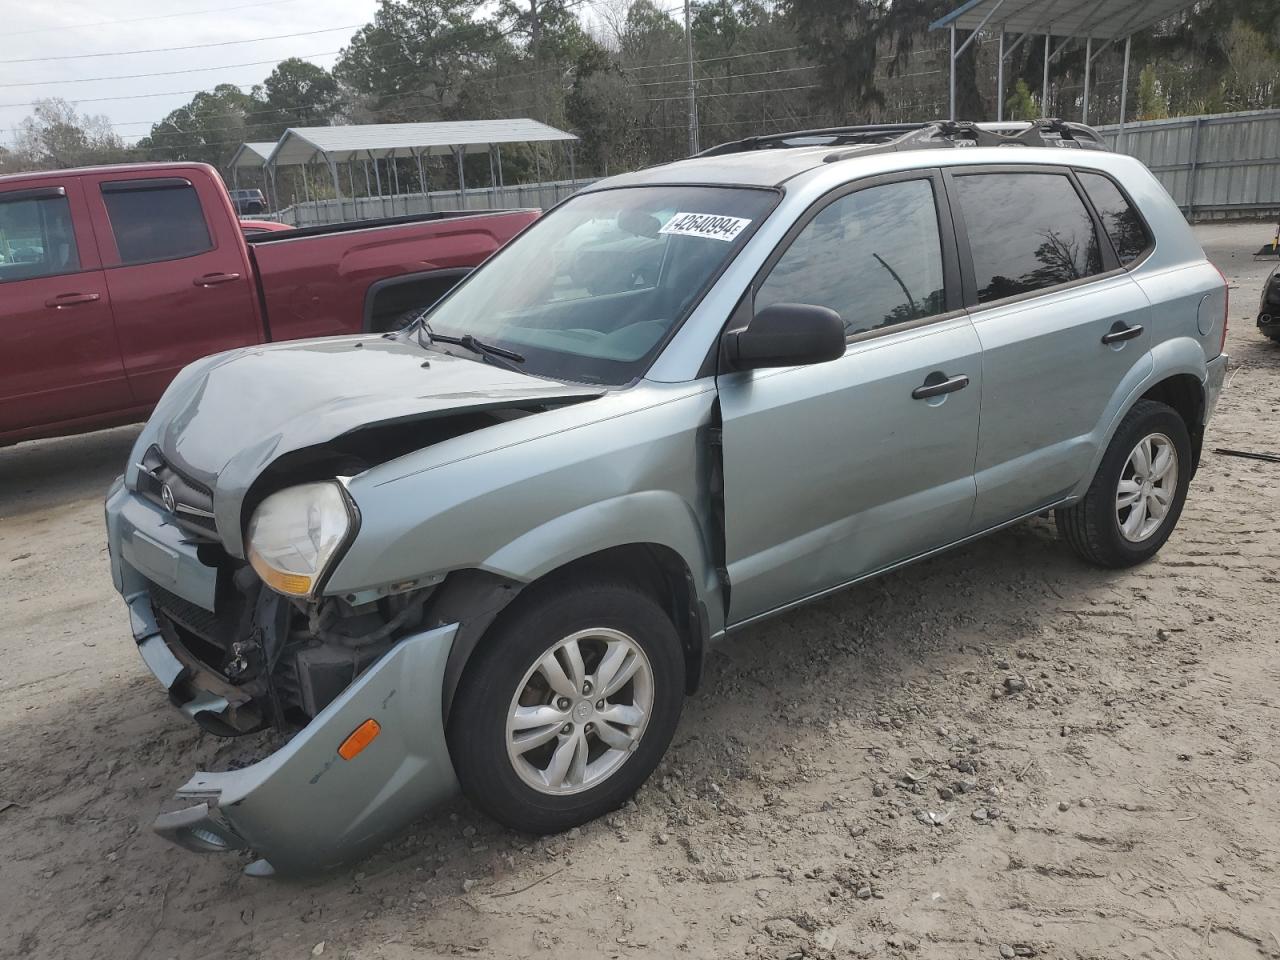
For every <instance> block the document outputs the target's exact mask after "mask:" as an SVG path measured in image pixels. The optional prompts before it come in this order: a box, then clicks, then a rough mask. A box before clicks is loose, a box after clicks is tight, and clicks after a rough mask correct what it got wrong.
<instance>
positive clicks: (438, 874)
mask: <svg viewBox="0 0 1280 960" xmlns="http://www.w3.org/2000/svg"><path fill="white" fill-rule="evenodd" d="M1198 233H1199V235H1200V237H1201V240H1202V242H1204V243H1205V245H1206V248H1207V249H1208V250H1209V253H1210V256H1211V257H1212V258H1213V259H1214V260H1215V262H1216V263H1218V264H1219V266H1221V267H1222V268H1223V270H1224V271H1225V272H1226V274H1227V276H1228V278H1229V279H1230V280H1231V284H1232V288H1233V289H1232V303H1233V307H1232V319H1233V326H1232V331H1231V335H1230V342H1229V350H1230V352H1231V354H1232V357H1233V360H1232V365H1231V370H1230V372H1229V374H1228V389H1227V390H1226V392H1225V395H1224V397H1223V400H1222V402H1221V405H1220V406H1219V409H1218V414H1217V417H1216V419H1215V420H1214V422H1213V426H1212V428H1211V432H1210V436H1209V438H1208V441H1207V443H1206V455H1205V459H1204V462H1203V464H1202V466H1201V469H1200V472H1199V474H1198V475H1197V476H1196V478H1195V481H1194V482H1193V484H1192V487H1191V494H1190V498H1189V500H1188V502H1187V507H1186V510H1185V512H1184V514H1183V517H1182V520H1181V523H1180V525H1179V528H1178V530H1177V531H1176V532H1175V534H1174V536H1173V538H1172V539H1171V540H1170V541H1169V543H1168V545H1167V546H1166V547H1165V549H1164V550H1163V552H1162V553H1161V554H1160V556H1159V557H1158V558H1157V559H1155V560H1154V561H1152V562H1151V563H1148V564H1146V565H1144V566H1142V567H1139V568H1137V569H1134V570H1128V571H1121V572H1105V571H1099V570H1095V569H1091V568H1088V567H1086V566H1084V565H1082V564H1081V563H1079V562H1078V561H1076V560H1075V559H1074V558H1073V557H1072V556H1071V555H1070V554H1069V553H1068V552H1067V550H1066V548H1065V547H1064V546H1063V545H1062V544H1061V543H1060V542H1059V541H1058V540H1057V539H1056V537H1055V534H1054V532H1053V529H1052V525H1051V524H1050V523H1048V522H1045V521H1035V522H1032V523H1028V524H1025V525H1022V526H1020V527H1017V528H1014V529H1011V530H1009V531H1006V532H1003V533H1001V534H998V535H996V536H993V537H990V538H988V539H986V540H985V541H982V542H980V543H978V544H976V545H974V546H971V547H968V548H966V549H963V550H959V551H956V552H953V553H951V554H950V555H947V556H945V557H942V558H939V559H936V560H933V561H929V562H927V563H922V564H919V565H917V566H915V567H912V568H910V569H908V570H905V571H903V572H900V573H897V574H894V575H892V576H887V577H884V578H881V579H880V580H878V581H876V582H872V583H869V584H865V585H863V586H860V587H857V588H855V589H852V590H849V591H847V592H845V593H842V594H840V595H838V596H835V597H832V598H830V599H828V600H826V601H824V602H821V603H818V604H816V605H813V606H810V607H808V608H805V609H802V610H800V611H798V612H795V613H793V614H790V615H787V616H784V617H780V618H777V619H775V620H773V621H770V622H768V623H766V624H764V625H761V626H759V627H757V628H754V629H751V630H749V631H746V632H744V633H743V634H740V635H738V636H737V637H735V638H734V639H733V640H732V641H730V642H728V643H726V644H724V645H722V646H721V647H719V648H718V649H717V650H716V651H715V652H714V653H713V655H712V657H711V660H710V664H709V677H708V680H707V682H706V684H705V688H704V690H703V691H702V692H701V693H700V695H699V696H697V697H696V698H695V699H693V700H692V701H691V702H690V703H689V705H688V707H687V709H686V712H685V715H684V719H683V721H682V722H681V725H680V729H679V731H678V732H677V735H676V739H675V743H674V745H673V747H672V750H671V752H670V754H669V755H668V758H667V760H666V761H665V763H664V764H663V766H662V768H661V769H660V770H659V772H658V774H657V775H656V776H655V777H654V778H653V780H652V781H651V782H650V783H649V784H648V785H647V786H646V787H645V788H644V789H643V790H642V791H641V793H640V794H639V795H638V796H637V798H636V800H635V802H634V803H633V804H630V805H628V807H627V808H626V809H624V810H622V811H620V812H618V813H617V814H615V815H613V816H610V817H608V818H606V819H605V820H602V821H598V822H595V823H592V824H589V825H587V826H586V827H583V828H582V829H580V830H573V831H571V832H570V833H568V834H566V835H563V836H559V837H555V838H549V839H544V840H531V839H530V838H527V837H524V836H520V835H517V834H514V833H511V832H509V831H506V830H504V829H501V828H499V827H497V826H496V825H495V824H493V823H492V822H489V821H486V820H485V819H484V818H483V817H481V816H480V815H479V814H478V813H477V812H476V811H474V810H473V809H471V808H470V807H468V806H467V805H466V804H465V803H464V802H462V801H459V802H457V803H456V804H455V805H454V806H453V807H452V808H449V809H446V810H444V811H441V812H439V813H437V814H436V815H433V816H432V817H430V818H428V819H426V820H424V821H422V822H421V823H420V824H418V825H417V826H416V827H415V828H413V829H412V830H410V831H408V832H407V833H405V834H404V835H403V836H402V837H401V838H399V839H397V840H395V841H393V842H391V843H389V844H388V845H387V846H386V847H385V848H383V849H382V850H381V851H380V852H379V853H377V854H376V855H374V856H372V857H371V858H369V859H367V860H366V861H364V862H362V863H360V864H357V865H355V866H353V867H352V868H350V869H347V870H344V871H343V872H341V873H338V874H335V875H331V876H328V877H324V878H319V879H314V880H310V881H305V882H296V881H291V882H285V881H262V880H253V879H250V878H247V877H244V876H242V875H241V873H240V872H239V868H240V866H241V865H242V862H243V861H242V860H240V859H237V858H235V857H233V856H222V857H207V856H206V857H200V856H196V855H193V854H189V853H186V852H184V851H181V850H179V849H177V848H174V847H170V846H169V845H167V844H165V843H164V842H163V841H161V840H159V839H158V838H156V837H155V836H153V835H152V834H151V833H150V831H149V829H148V825H149V823H150V820H151V818H152V817H153V815H154V814H155V812H156V810H157V809H158V808H159V807H160V806H161V804H162V802H164V801H165V800H166V799H167V798H168V797H169V795H170V792H171V790H172V788H173V787H175V786H177V785H178V784H179V783H180V782H181V781H182V780H184V779H185V778H186V776H187V773H188V771H189V770H190V769H191V768H192V767H193V766H194V765H196V764H207V763H211V762H216V761H217V760H218V759H219V758H220V757H222V756H223V755H224V754H225V751H226V750H227V747H226V745H225V744H224V743H222V742H220V741H217V740H215V739H214V738H212V737H208V736H205V735H202V734H200V733H199V732H198V731H196V729H195V728H194V727H193V726H192V725H190V724H189V723H187V722H185V721H184V720H183V719H182V718H180V717H179V716H178V715H177V714H175V713H174V712H173V711H172V709H171V708H170V707H169V706H168V704H167V702H166V700H165V698H164V696H163V695H162V694H161V691H160V690H159V688H158V687H157V685H156V684H155V683H154V681H153V680H152V679H151V678H150V676H149V675H148V674H147V673H146V671H145V668H144V667H143V665H142V663H141V661H140V660H139V659H138V657H137V654H136V653H135V651H134V649H133V644H132V643H131V642H130V641H129V636H128V628H127V623H126V618H125V611H124V606H123V604H122V603H121V602H120V601H119V599H118V597H116V595H115V594H114V593H113V591H112V589H111V584H110V579H109V576H108V572H107V559H106V551H105V547H104V545H103V530H102V515H101V505H100V500H101V495H102V493H103V491H104V489H105V487H106V485H107V483H108V481H109V479H110V478H111V476H113V475H114V474H115V473H116V472H118V471H119V469H120V468H121V466H122V465H123V463H124V459H125V456H126V455H127V452H128V449H129V446H130V443H131V442H132V438H133V436H134V435H135V433H136V430H135V429H133V428H126V429H122V430H114V431H108V432H104V433H99V434H95V435H92V436H87V437H78V438H72V439H67V440H57V441H49V442H41V443H32V444H26V445H23V446H20V447H17V448H10V449H6V450H0V850H3V856H0V955H5V956H21V957H50V958H57V960H73V958H80V957H114V958H133V957H162V958H163V957H191V956H203V957H223V956H226V957H267V956H270V957H273V958H277V957H279V958H288V957H297V958H304V957H309V956H313V955H319V956H333V957H350V958H361V960H364V958H370V960H372V958H386V960H393V958H407V957H411V956H412V957H437V956H456V955H470V954H479V955H483V956H494V957H540V956H554V957H557V958H560V960H568V958H577V957H590V958H593V960H599V958H602V957H647V956H662V957H669V956H679V955H684V956H689V957H711V956H716V957H737V956H759V957H772V958H780V960H781V958H799V957H801V956H805V957H817V958H827V957H891V956H908V957H912V956H914V957H927V958H982V957H991V958H996V957H1014V956H1039V957H1062V958H1107V960H1114V958H1120V957H1151V958H1166V960H1167V958H1170V957H1177V958H1182V957H1185V958H1203V957H1214V958H1215V960H1232V958H1257V957H1271V958H1280V893H1278V892H1277V891H1280V877H1277V866H1276V865H1277V862H1278V861H1280V791H1278V790H1277V789H1276V784H1277V779H1278V778H1280V751H1278V750H1277V748H1276V736H1275V731H1276V727H1277V725H1278V724H1280V710H1278V709H1277V699H1276V690H1277V688H1278V686H1280V666H1278V664H1280V660H1278V657H1277V655H1278V654H1280V646H1278V643H1280V608H1278V607H1277V604H1276V598H1277V586H1276V584H1277V574H1278V573H1280V571H1278V570H1277V567H1276V560H1275V558H1276V557H1277V556H1280V522H1278V508H1277V503H1276V498H1275V496H1274V490H1275V481H1276V478H1277V476H1280V465H1276V464H1268V463H1263V462H1257V461H1248V460H1240V459H1230V458H1226V457H1222V456H1215V455H1213V454H1212V452H1211V450H1212V448H1214V447H1218V446H1228V447H1235V448H1243V449H1253V450H1271V451H1278V450H1280V430H1277V427H1276V413H1277V408H1278V407H1280V346H1277V345H1274V344H1272V343H1270V342H1269V341H1266V340H1264V339H1262V338H1261V337H1260V336H1259V335H1258V334H1257V332H1256V331H1255V329H1254V325H1253V313H1252V311H1253V309H1254V307H1255V306H1256V302H1257V296H1258V290H1259V286H1260V283H1261V280H1262V278H1263V277H1264V276H1265V275H1266V271H1267V270H1268V269H1269V267H1268V265H1266V264H1262V263H1254V262H1253V261H1252V260H1251V258H1250V256H1249V253H1250V252H1251V251H1252V250H1253V249H1256V247H1257V246H1258V245H1260V244H1261V243H1262V241H1263V240H1265V239H1267V238H1268V237H1269V236H1270V233H1269V228H1268V227H1266V226H1238V225H1236V226H1226V225H1215V226H1208V227H1203V228H1199V229H1198Z"/></svg>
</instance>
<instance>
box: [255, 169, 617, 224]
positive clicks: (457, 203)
mask: <svg viewBox="0 0 1280 960" xmlns="http://www.w3.org/2000/svg"><path fill="white" fill-rule="evenodd" d="M594 182H595V181H594V180H557V181H551V182H547V183H520V184H511V185H510V186H505V187H497V188H491V187H473V188H469V189H468V190H467V191H466V196H463V195H462V194H461V193H460V192H459V191H457V190H432V191H431V192H430V193H400V194H395V195H393V196H385V197H355V198H353V197H344V198H342V199H339V200H309V201H306V202H304V203H295V204H294V205H293V206H290V207H285V208H284V209H283V210H281V211H280V212H279V213H278V214H277V215H276V216H275V217H274V219H276V220H279V221H280V222H281V223H288V224H292V225H293V226H295V227H310V226H313V225H316V224H323V223H345V222H348V221H351V220H372V219H377V218H380V217H403V216H409V215H412V214H418V213H432V212H434V211H436V210H475V211H481V210H501V209H511V208H513V207H522V208H523V207H538V208H540V209H542V210H546V209H547V208H548V207H553V206H555V205H556V204H557V203H559V202H560V201H561V200H563V199H564V198H565V197H568V196H571V195H572V194H574V193H577V192H578V191H579V190H581V189H582V188H583V187H585V186H587V185H588V184H591V183H594Z"/></svg>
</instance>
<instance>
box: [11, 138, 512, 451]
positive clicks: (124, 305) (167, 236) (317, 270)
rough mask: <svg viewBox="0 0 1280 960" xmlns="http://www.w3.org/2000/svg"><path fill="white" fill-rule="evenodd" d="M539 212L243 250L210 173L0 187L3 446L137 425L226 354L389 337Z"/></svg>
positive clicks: (354, 226) (450, 218) (342, 227)
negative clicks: (177, 385) (178, 377)
mask: <svg viewBox="0 0 1280 960" xmlns="http://www.w3.org/2000/svg"><path fill="white" fill-rule="evenodd" d="M537 215H538V211H537V210H508V211H495V212H476V213H466V212H459V213H433V214H426V215H423V216H417V217H397V218H392V219H388V220H365V221H358V222H355V223H346V224H339V225H335V226H325V227H308V228H303V229H300V230H284V231H278V232H264V233H254V234H250V235H248V236H246V235H245V234H244V232H242V230H241V227H240V223H239V221H238V219H237V217H236V214H235V209H234V207H233V206H232V203H231V198H230V196H229V195H228V193H227V189H226V187H225V185H224V184H223V182H222V179H221V178H220V177H219V176H218V173H217V171H215V170H214V169H213V168H212V167H209V166H206V165H204V164H196V163H178V164H173V163H163V164H158V163H157V164H133V165H125V166H113V167H95V168H85V169H80V170H58V171H53V172H48V173H33V174H20V175H17V176H7V177H0V445H5V444H10V443H17V442H19V441H22V440H29V439H34V438H36V437H49V436H59V435H62V434H69V433H79V432H82V431H85V430H95V429H98V428H100V427H105V426H112V425H116V424H121V423H129V422H132V421H136V420H140V419H142V418H144V417H145V416H146V414H147V412H148V411H149V410H150V409H151V407H152V406H154V405H155V403H156V401H157V400H158V399H159V398H160V394H161V393H162V392H163V391H164V389H165V387H167V386H168V385H169V381H170V380H171V379H173V376H174V375H175V374H176V373H177V372H178V371H179V370H180V369H181V368H182V367H183V366H185V365H186V364H187V363H190V362H191V361H192V360H195V359H196V358H198V357H203V356H206V355H208V354H210V353H216V352H218V351H220V350H228V349H231V348H233V347H243V346H247V345H250V344H256V343H265V342H269V341H273V340H292V339H296V338H299V337H315V336H327V335H330V334H340V333H356V332H360V331H367V330H382V329H389V328H390V327H392V326H394V325H396V324H397V322H402V320H401V318H402V317H403V316H404V314H405V313H406V311H410V310H413V309H415V308H421V307H425V306H429V305H430V304H432V303H434V302H435V301H436V300H437V299H438V298H439V297H440V296H441V295H443V294H444V293H445V292H446V291H447V290H448V289H449V288H450V287H452V286H453V285H454V284H455V283H456V282H457V281H458V280H459V279H460V278H461V277H462V276H464V275H465V274H467V273H468V272H470V270H471V269H472V268H474V267H475V266H477V265H478V264H479V263H480V262H481V261H482V260H484V259H485V258H486V257H487V256H488V255H489V254H490V253H492V252H493V251H494V250H496V249H497V248H498V247H499V246H501V245H502V244H504V243H506V241H507V240H509V239H511V237H513V236H514V235H515V234H516V233H518V232H519V231H520V230H521V229H523V228H524V227H525V226H526V225H527V224H529V223H530V222H532V221H533V220H534V219H535V218H536V217H537Z"/></svg>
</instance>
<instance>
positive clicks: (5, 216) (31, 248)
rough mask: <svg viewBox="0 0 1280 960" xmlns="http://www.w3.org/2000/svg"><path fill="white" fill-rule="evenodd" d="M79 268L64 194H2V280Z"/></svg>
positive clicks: (71, 270) (0, 206)
mask: <svg viewBox="0 0 1280 960" xmlns="http://www.w3.org/2000/svg"><path fill="white" fill-rule="evenodd" d="M22 192H23V193H25V192H26V191H22ZM79 269H80V251H79V250H78V249H77V247H76V235H75V229H74V228H73V227H72V224H71V205H70V204H69V203H68V202H67V198H66V197H65V196H63V195H61V194H60V193H51V194H50V195H46V196H28V197H25V198H23V197H21V196H19V197H17V198H14V199H5V197H4V196H3V195H2V194H0V283H3V282H4V281H6V280H32V279H34V278H36V277H52V276H55V275H57V274H60V273H74V272H75V271H77V270H79Z"/></svg>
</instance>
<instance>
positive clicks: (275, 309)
mask: <svg viewBox="0 0 1280 960" xmlns="http://www.w3.org/2000/svg"><path fill="white" fill-rule="evenodd" d="M537 215H538V211H536V210H484V211H437V212H435V213H428V214H422V215H417V216H409V217H388V218H385V219H378V220H357V221H353V222H351V223H342V224H333V225H324V226H316V227H304V228H302V229H300V230H282V231H278V232H275V233H264V234H257V235H254V236H250V237H247V238H246V240H247V242H248V247H249V254H250V256H251V257H252V258H253V260H254V264H255V266H256V268H257V271H256V272H257V274H258V283H259V290H260V295H261V298H262V304H263V307H264V311H263V312H264V315H265V316H266V318H267V324H268V329H267V335H268V338H269V339H271V340H293V339H298V338H301V337H319V336H329V335H334V334H347V333H359V332H361V331H365V330H371V329H376V328H378V327H379V325H380V324H385V323H386V322H389V320H390V318H391V317H393V316H395V315H398V314H399V313H401V312H403V311H404V310H406V309H410V308H411V307H413V306H415V305H417V303H418V302H419V300H422V299H425V300H426V301H427V305H429V303H430V302H432V301H433V300H434V298H436V297H438V296H440V295H441V294H442V293H443V292H444V290H446V289H448V287H451V286H452V285H453V284H454V283H456V282H457V281H458V280H459V279H460V278H461V277H462V276H465V275H466V273H468V272H470V270H471V269H473V268H474V267H475V266H476V265H477V264H478V263H479V262H480V261H481V260H483V259H484V258H486V257H487V256H488V255H489V254H490V253H492V252H493V251H494V250H496V249H498V247H500V246H502V245H503V244H504V243H506V242H507V241H508V240H510V239H511V237H513V236H514V235H515V234H516V233H518V232H519V231H520V230H521V229H523V228H524V227H525V226H526V225H527V224H529V223H531V222H532V221H533V220H534V219H535V218H536V217H537Z"/></svg>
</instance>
